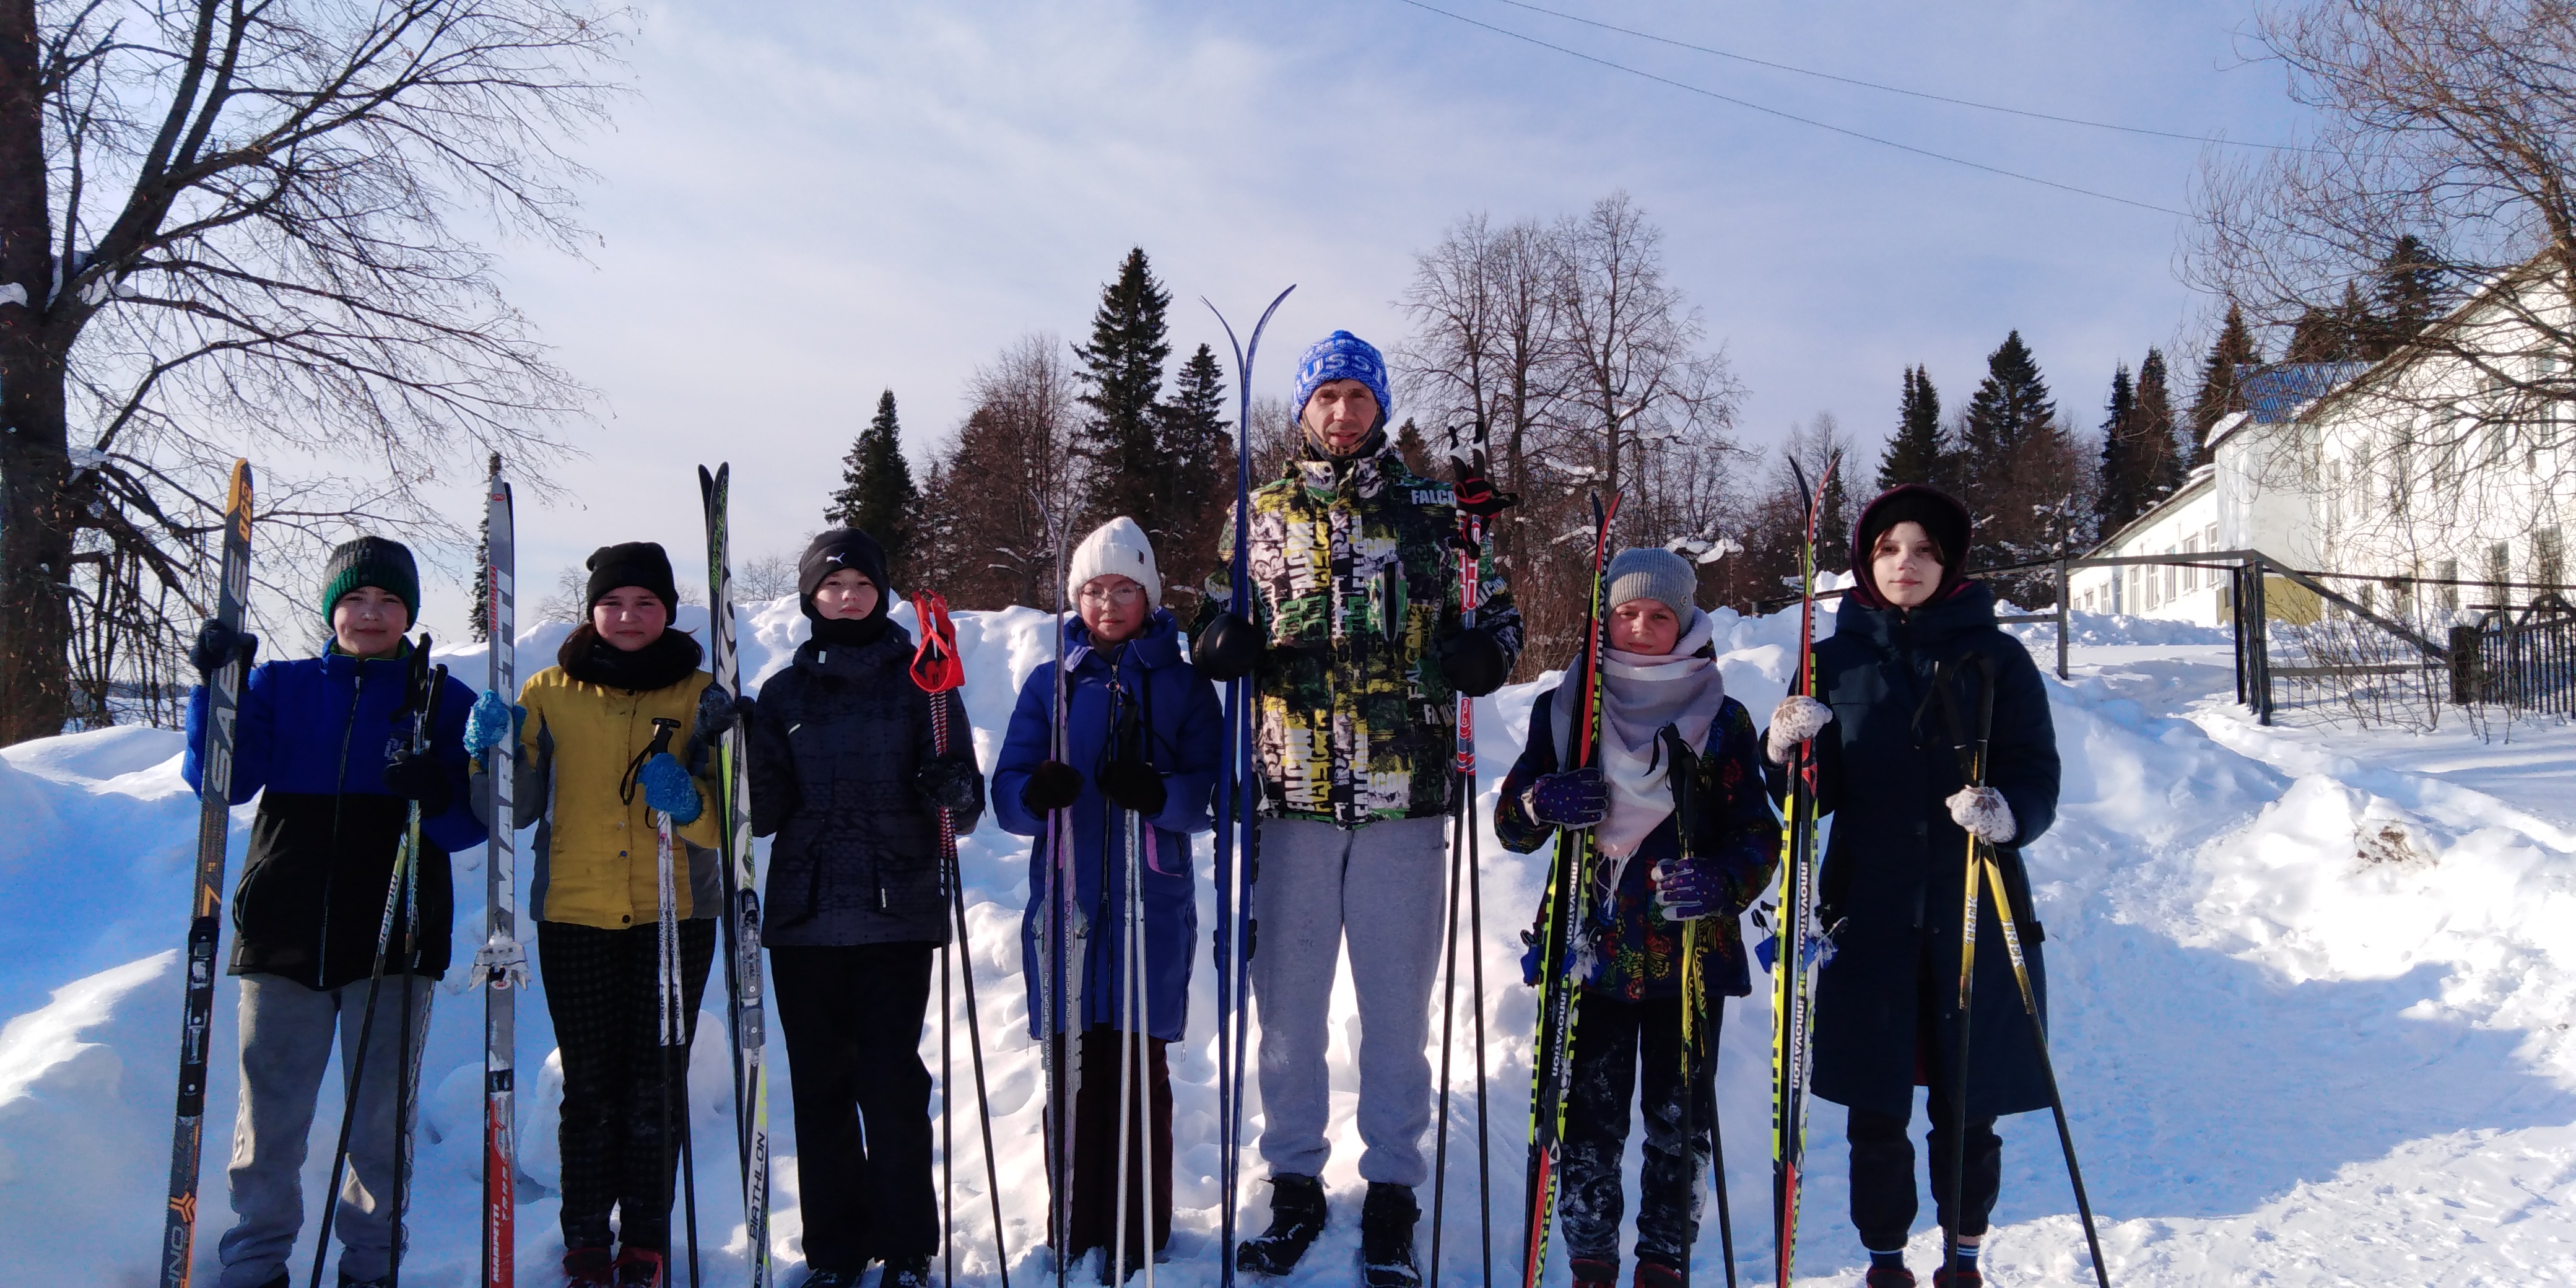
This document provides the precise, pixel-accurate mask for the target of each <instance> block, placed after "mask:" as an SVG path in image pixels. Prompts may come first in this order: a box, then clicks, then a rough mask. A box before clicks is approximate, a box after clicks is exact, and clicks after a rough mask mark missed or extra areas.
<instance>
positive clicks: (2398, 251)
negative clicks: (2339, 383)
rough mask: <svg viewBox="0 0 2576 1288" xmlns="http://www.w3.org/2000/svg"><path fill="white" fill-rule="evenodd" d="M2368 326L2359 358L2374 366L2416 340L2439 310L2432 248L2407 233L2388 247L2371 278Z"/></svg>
mask: <svg viewBox="0 0 2576 1288" xmlns="http://www.w3.org/2000/svg"><path fill="white" fill-rule="evenodd" d="M2373 276H2374V277H2375V278H2376V279H2377V281H2376V282H2375V283H2374V285H2373V287H2372V290H2371V309H2370V325H2369V329H2368V330H2367V332H2366V333H2365V334H2364V335H2363V336H2362V345H2361V353H2360V355H2359V356H2360V357H2362V358H2365V359H2368V360H2370V361H2373V362H2376V361H2378V360H2379V359H2381V358H2385V357H2387V356H2388V355H2389V354H2392V353H2395V352H2396V351H2397V350H2398V349H2399V348H2400V347H2401V346H2403V345H2404V344H2405V343H2406V342H2407V341H2409V340H2412V339H2414V338H2415V335H2416V333H2417V332H2420V331H2422V330H2423V329H2424V327H2425V325H2426V324H2427V323H2430V322H2431V321H2432V320H2433V317H2434V314H2435V313H2436V312H2438V311H2439V310H2440V308H2441V301H2440V298H2439V297H2440V291H2441V268H2440V266H2439V265H2437V264H2436V263H2435V262H2434V258H2433V248H2432V247H2430V246H2427V245H2425V244H2424V242H2423V239H2421V238H2419V237H2417V236H2415V235H2414V234H2413V233H2408V234H2406V235H2404V236H2402V237H2399V238H2398V239H2397V241H2396V243H2395V244H2393V245H2392V246H2390V247H2389V249H2388V257H2387V258H2385V259H2382V260H2381V261H2379V268H2378V270H2377V271H2376V272H2375V273H2374V274H2373Z"/></svg>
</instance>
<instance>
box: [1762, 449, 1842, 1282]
mask: <svg viewBox="0 0 2576 1288" xmlns="http://www.w3.org/2000/svg"><path fill="white" fill-rule="evenodd" d="M1841 459H1842V458H1841V456H1840V455H1839V454H1836V455H1833V456H1828V457H1827V458H1826V459H1825V464H1824V469H1823V470H1822V472H1820V473H1819V474H1818V475H1817V477H1816V480H1815V483H1814V485H1813V486H1809V484H1808V482H1807V477H1806V472H1805V471H1804V470H1803V469H1802V468H1800V467H1799V465H1798V463H1797V461H1796V460H1794V459H1793V460H1791V461H1790V462H1789V470H1790V474H1791V477H1792V478H1794V479H1795V480H1796V481H1797V484H1798V488H1799V490H1800V491H1801V492H1803V493H1805V495H1806V502H1807V516H1806V529H1805V532H1804V535H1803V539H1802V540H1801V542H1800V543H1799V547H1798V580H1799V587H1800V593H1799V605H1798V670H1797V675H1796V677H1795V679H1794V680H1793V681H1792V683H1791V685H1790V692H1792V693H1796V694H1801V695H1804V696H1808V697H1813V696H1815V690H1816V674H1815V667H1816V648H1815V645H1816V526H1817V523H1818V521H1819V520H1820V518H1821V517H1822V515H1823V512H1824V506H1825V501H1826V497H1827V494H1828V491H1829V489H1831V488H1832V486H1833V476H1834V469H1835V467H1836V466H1837V465H1838V464H1839V463H1840V462H1841ZM1782 826H1783V829H1784V836H1783V838H1782V839H1783V842H1784V844H1783V847H1782V849H1783V853H1782V855H1781V863H1780V886H1779V895H1778V899H1777V904H1776V906H1775V907H1774V908H1773V910H1772V912H1773V925H1772V931H1773V936H1774V940H1773V943H1774V959H1773V966H1772V975H1771V984H1772V994H1771V1132H1772V1134H1771V1186H1772V1192H1771V1202H1772V1234H1773V1236H1774V1243H1775V1260H1774V1267H1775V1269H1776V1271H1777V1275H1776V1279H1775V1283H1776V1285H1777V1288H1789V1280H1790V1275H1791V1273H1792V1270H1793V1267H1794V1265H1795V1262H1796V1258H1797V1246H1798V1197H1799V1188H1800V1176H1799V1171H1800V1168H1801V1167H1802V1166H1803V1165H1804V1163H1805V1161H1806V1148H1807V1141H1806V1131H1807V1078H1808V1069H1809V1066H1810V1064H1811V1062H1812V1060H1813V1057H1814V1051H1813V1048H1812V1045H1811V1042H1810V1034H1811V1031H1812V1029H1813V1027H1814V1023H1815V1015H1814V1011H1813V1006H1814V988H1815V969H1816V964H1815V958H1816V956H1817V949H1818V947H1819V944H1818V936H1817V933H1816V926H1815V915H1816V914H1815V900H1816V892H1815V883H1816V875H1817V874H1816V857H1817V856H1816V765H1815V758H1814V755H1813V753H1812V751H1811V749H1810V748H1809V747H1808V746H1807V745H1806V744H1804V743H1801V744H1799V745H1798V747H1797V748H1796V749H1795V750H1794V751H1793V752H1792V753H1791V755H1790V761H1789V808H1788V811H1787V818H1786V819H1785V820H1784V821H1783V824H1782Z"/></svg>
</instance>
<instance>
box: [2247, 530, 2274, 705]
mask: <svg viewBox="0 0 2576 1288" xmlns="http://www.w3.org/2000/svg"><path fill="white" fill-rule="evenodd" d="M2245 584H2246V586H2247V588H2248V589H2249V590H2250V591H2251V593H2250V594H2249V595H2248V596H2247V598H2248V599H2250V600H2252V601H2253V602H2252V603H2251V605H2250V606H2249V607H2250V608H2251V611H2250V612H2249V613H2248V614H2247V616H2249V617H2251V618H2252V619H2253V620H2252V623H2251V624H2250V625H2249V626H2248V627H2247V632H2248V633H2247V634H2246V636H2245V639H2246V642H2247V647H2248V648H2249V650H2250V660H2251V661H2252V663H2253V665H2252V666H2251V667H2250V668H2249V669H2250V670H2251V671H2252V672H2253V675H2252V677H2251V678H2252V679H2253V681H2254V722H2255V723H2256V724H2266V725H2268V724H2270V723H2272V626H2271V621H2270V617H2269V612H2268V610H2267V609H2266V608H2265V607H2264V604H2263V558H2262V556H2260V555H2257V556H2255V557H2254V558H2253V559H2252V560H2250V561H2249V562H2248V564H2247V567H2246V569H2245Z"/></svg>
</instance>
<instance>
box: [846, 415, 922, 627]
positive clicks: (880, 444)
mask: <svg viewBox="0 0 2576 1288" xmlns="http://www.w3.org/2000/svg"><path fill="white" fill-rule="evenodd" d="M920 508H921V493H920V492H919V491H917V490H915V489H914V487H913V484H912V466H911V465H910V464H909V463H908V462H906V461H905V460H904V458H903V427H902V425H901V424H900V423H899V422H898V421H897V420H896V418H895V410H894V391H893V390H891V389H889V390H886V391H885V392H884V393H883V394H880V395H878V397H877V414H876V415H875V416H873V417H871V418H869V420H868V427H867V428H866V429H863V430H861V431H859V437H858V440H857V441H856V442H853V443H851V444H850V452H849V455H847V456H845V457H843V458H841V490H840V491H838V492H835V493H833V494H832V504H831V507H830V508H829V509H827V510H825V511H824V512H823V521H824V522H826V523H831V524H837V525H839V526H841V527H845V528H857V529H858V530H859V531H861V532H864V533H867V534H868V535H869V536H871V537H875V538H876V539H877V544H878V545H880V546H883V547H885V554H886V568H887V571H888V573H889V575H890V576H891V577H892V578H893V580H894V581H895V582H896V584H898V585H901V584H903V583H905V582H907V581H908V580H910V574H911V564H910V560H911V558H912V553H913V545H914V542H913V535H914V531H915V523H916V520H917V516H918V514H919V511H920Z"/></svg>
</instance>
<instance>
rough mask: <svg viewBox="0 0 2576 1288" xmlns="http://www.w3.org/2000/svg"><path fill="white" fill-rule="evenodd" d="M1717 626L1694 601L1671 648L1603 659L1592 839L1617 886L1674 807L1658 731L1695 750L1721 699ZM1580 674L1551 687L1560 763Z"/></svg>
mask: <svg viewBox="0 0 2576 1288" xmlns="http://www.w3.org/2000/svg"><path fill="white" fill-rule="evenodd" d="M1715 635H1716V625H1715V623H1712V622H1711V621H1709V619H1708V614H1706V613H1704V612H1701V611H1700V610H1698V609H1696V608H1694V609H1692V610H1691V617H1690V622H1689V624H1688V625H1686V626H1684V627H1683V628H1682V633H1681V638H1680V639H1679V640H1677V641H1675V642H1674V644H1673V651H1672V652H1670V653H1666V654H1663V655H1661V656H1650V655H1647V654H1643V653H1630V652H1627V651H1625V650H1622V649H1615V648H1614V649H1609V650H1607V651H1606V654H1605V656H1604V658H1603V660H1602V667H1601V672H1602V680H1603V684H1602V696H1603V698H1604V700H1605V701H1604V703H1603V709H1604V712H1605V714H1606V715H1607V716H1608V720H1607V721H1606V723H1607V724H1608V726H1609V728H1608V730H1607V736H1605V737H1604V738H1603V739H1602V740H1601V749H1600V754H1599V756H1598V757H1597V758H1596V759H1597V763H1599V764H1600V766H1601V771H1602V774H1603V775H1604V776H1605V777H1606V778H1608V780H1609V786H1610V813H1609V815H1608V816H1607V817H1605V818H1603V819H1602V820H1601V822H1600V824H1599V825H1597V826H1596V827H1594V828H1593V831H1592V839H1593V843H1594V844H1595V845H1596V846H1598V847H1599V848H1600V852H1601V855H1602V857H1603V858H1606V859H1608V860H1609V861H1610V865H1609V869H1608V871H1607V872H1606V873H1605V874H1604V881H1605V884H1606V886H1607V888H1609V889H1612V890H1616V889H1618V886H1619V876H1620V871H1621V869H1622V868H1624V867H1625V866H1626V865H1627V860H1628V857H1629V856H1630V855H1633V854H1635V853H1636V852H1637V847H1638V846H1640V845H1642V844H1644V843H1645V840H1646V837H1647V835H1648V834H1649V833H1651V832H1653V831H1654V830H1655V828H1656V826H1657V825H1658V824H1660V823H1662V822H1663V821H1664V819H1665V818H1667V817H1669V816H1670V815H1671V814H1672V812H1673V794H1672V790H1671V788H1670V787H1669V786H1667V785H1666V783H1665V781H1664V780H1665V778H1666V776H1667V775H1668V774H1669V773H1670V772H1671V770H1672V762H1671V761H1670V759H1668V758H1667V757H1666V756H1665V755H1664V754H1663V748H1662V746H1661V745H1660V742H1659V737H1660V735H1661V734H1662V733H1663V731H1664V730H1665V729H1666V728H1667V727H1669V728H1672V729H1674V730H1675V731H1676V732H1678V733H1680V734H1681V738H1682V742H1683V744H1684V745H1685V746H1688V747H1689V748H1690V749H1691V750H1692V751H1693V752H1694V753H1701V752H1705V751H1707V749H1708V731H1709V728H1710V727H1711V726H1712V725H1714V724H1715V723H1716V722H1717V710H1718V707H1719V706H1720V705H1722V704H1724V702H1725V701H1726V680H1725V677H1724V676H1723V675H1722V674H1721V673H1720V672H1719V670H1718V667H1717V659H1716V658H1715V656H1714V655H1713V654H1712V652H1711V648H1710V641H1711V640H1712V639H1714V638H1715ZM1580 679H1581V677H1579V676H1568V677H1566V682H1565V683H1563V684H1560V685H1559V686H1558V687H1557V690H1556V695H1557V696H1556V709H1555V711H1554V713H1553V714H1554V715H1555V716H1556V728H1555V730H1554V732H1555V735H1556V755H1557V763H1558V764H1560V765H1561V764H1564V763H1565V755H1566V746H1567V734H1568V733H1569V732H1571V730H1572V728H1573V725H1574V722H1575V720H1576V719H1577V718H1578V717H1577V715H1576V713H1575V711H1574V699H1575V690H1576V689H1577V688H1578V687H1579V684H1580Z"/></svg>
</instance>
